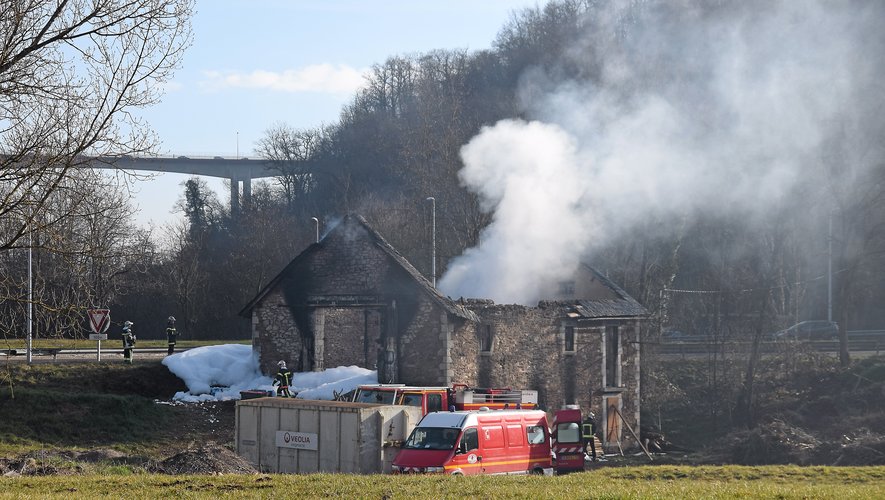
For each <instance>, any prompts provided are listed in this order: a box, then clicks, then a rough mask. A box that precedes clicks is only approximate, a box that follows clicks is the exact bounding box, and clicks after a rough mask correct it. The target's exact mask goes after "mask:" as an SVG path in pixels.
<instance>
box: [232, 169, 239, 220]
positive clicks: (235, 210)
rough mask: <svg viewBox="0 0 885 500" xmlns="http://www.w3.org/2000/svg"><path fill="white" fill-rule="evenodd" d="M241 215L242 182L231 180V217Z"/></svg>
mask: <svg viewBox="0 0 885 500" xmlns="http://www.w3.org/2000/svg"><path fill="white" fill-rule="evenodd" d="M239 213H240V181H239V180H238V179H234V178H231V180H230V214H231V216H234V215H238V214H239Z"/></svg>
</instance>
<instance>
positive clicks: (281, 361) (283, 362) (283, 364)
mask: <svg viewBox="0 0 885 500" xmlns="http://www.w3.org/2000/svg"><path fill="white" fill-rule="evenodd" d="M277 365H279V367H280V368H282V369H285V368H286V362H285V361H283V360H280V362H279V363H277Z"/></svg>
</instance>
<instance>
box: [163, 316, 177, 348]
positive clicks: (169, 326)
mask: <svg viewBox="0 0 885 500" xmlns="http://www.w3.org/2000/svg"><path fill="white" fill-rule="evenodd" d="M177 337H178V331H176V330H175V316H169V319H167V320H166V342H167V343H168V344H169V352H168V354H172V353H173V352H175V339H176V338H177Z"/></svg>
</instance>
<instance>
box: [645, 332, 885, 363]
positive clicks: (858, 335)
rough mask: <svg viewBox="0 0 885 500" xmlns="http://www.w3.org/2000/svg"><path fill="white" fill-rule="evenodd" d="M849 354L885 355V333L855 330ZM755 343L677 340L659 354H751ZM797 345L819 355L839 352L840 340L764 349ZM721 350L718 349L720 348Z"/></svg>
mask: <svg viewBox="0 0 885 500" xmlns="http://www.w3.org/2000/svg"><path fill="white" fill-rule="evenodd" d="M847 333H848V352H850V353H851V355H852V356H856V357H866V356H878V355H880V354H885V330H853V331H848V332H847ZM752 345H753V343H752V342H751V341H749V340H744V339H741V340H720V342H718V343H716V342H710V341H707V340H700V341H677V342H667V341H665V342H661V343H660V344H659V349H660V350H659V352H660V353H661V354H664V355H666V356H692V355H704V354H709V353H712V352H714V351H715V350H719V352H722V351H723V350H724V351H728V352H729V353H740V352H744V353H749V352H750V349H751V348H752ZM797 345H801V346H803V347H806V348H809V349H811V350H814V351H817V352H826V353H838V352H839V341H838V340H798V341H797V340H786V341H784V340H765V341H763V342H762V344H761V345H760V348H761V350H762V352H763V353H765V354H772V353H778V352H783V351H785V350H790V349H795V348H796V346H797ZM716 348H718V349H716Z"/></svg>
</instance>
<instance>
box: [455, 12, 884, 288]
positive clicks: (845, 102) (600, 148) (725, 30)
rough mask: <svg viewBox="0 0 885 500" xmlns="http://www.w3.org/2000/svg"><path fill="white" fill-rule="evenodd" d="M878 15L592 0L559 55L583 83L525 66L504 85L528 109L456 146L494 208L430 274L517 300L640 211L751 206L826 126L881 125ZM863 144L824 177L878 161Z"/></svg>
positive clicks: (760, 205) (826, 135)
mask: <svg viewBox="0 0 885 500" xmlns="http://www.w3.org/2000/svg"><path fill="white" fill-rule="evenodd" d="M612 3H613V4H622V3H621V2H612ZM711 5H713V6H712V7H711ZM883 12H885V6H883V5H882V4H881V2H875V1H870V2H827V1H821V2H812V1H803V2H754V1H748V2H732V3H727V2H722V3H719V4H716V3H710V2H687V1H686V2H639V3H635V4H632V5H630V6H627V7H618V8H613V7H609V8H605V9H603V8H601V7H600V8H598V9H594V10H592V11H591V13H590V14H591V18H590V19H588V20H587V22H586V24H585V27H586V33H587V34H586V36H584V37H582V38H580V39H577V40H575V41H574V44H573V46H572V50H571V51H570V52H569V53H568V55H567V61H566V64H567V65H569V67H571V68H572V69H573V71H574V68H578V69H579V71H584V72H585V74H587V73H592V72H595V74H596V77H595V78H592V79H590V81H593V84H587V83H577V81H576V80H574V79H568V80H566V79H563V78H562V77H560V76H558V75H559V74H562V73H563V72H555V73H554V72H546V73H545V72H543V71H540V70H535V71H531V72H529V73H528V74H526V75H525V77H524V79H523V80H524V81H523V84H522V86H521V95H522V97H523V105H524V108H525V111H526V115H527V116H531V117H532V118H533V119H534V121H518V120H506V121H502V122H500V123H498V124H496V125H495V126H493V127H487V128H484V129H483V130H482V131H481V132H480V134H479V135H477V136H476V137H475V138H473V139H472V140H471V141H470V142H469V143H468V144H467V145H465V146H464V147H463V149H462V152H461V154H462V159H463V161H464V164H465V167H464V169H463V170H462V171H461V173H460V175H461V180H462V182H463V184H464V185H465V186H467V187H468V188H469V189H471V190H472V191H474V192H476V193H477V194H478V195H479V196H480V198H481V200H482V202H483V208H484V209H486V210H488V211H490V212H493V213H494V216H493V223H492V224H491V225H490V226H489V227H488V228H487V229H486V230H485V232H484V233H483V234H482V237H481V242H480V244H479V245H478V246H477V247H475V248H471V249H469V250H468V251H467V252H465V254H464V255H462V256H460V257H458V258H456V259H454V260H453V261H452V262H450V264H449V268H448V271H447V273H446V274H445V276H443V277H442V279H441V280H440V283H439V286H440V289H441V290H442V291H443V292H444V293H446V294H448V295H450V296H452V297H459V296H464V297H487V298H492V299H494V300H495V301H496V302H502V303H522V304H528V305H531V304H533V303H534V302H536V301H537V300H538V299H541V298H544V297H545V296H549V292H550V291H552V290H554V288H553V287H554V286H555V284H556V282H557V281H559V280H562V279H564V277H566V276H568V275H570V274H571V273H572V272H573V271H574V266H575V265H576V263H577V262H578V261H579V260H585V261H586V260H587V259H588V257H589V259H590V260H592V252H593V250H594V249H598V248H600V247H602V246H604V245H605V244H607V243H609V242H610V241H611V240H612V239H613V238H618V237H623V236H624V235H626V234H629V233H630V231H633V230H635V228H636V227H637V225H638V224H640V223H641V222H642V221H643V220H646V219H647V218H648V217H649V216H650V215H652V214H654V215H655V216H656V217H658V218H665V219H666V218H668V217H669V218H673V219H679V218H681V217H691V216H692V215H693V214H700V213H711V212H713V213H737V214H741V215H742V216H745V217H746V219H747V220H755V219H760V218H764V217H765V216H766V212H767V211H768V210H770V208H771V207H773V206H775V205H776V204H777V203H781V202H782V201H784V198H785V197H788V196H790V195H791V190H792V189H793V188H794V187H795V185H796V182H797V181H798V180H800V179H802V178H803V177H808V176H818V175H820V176H821V179H824V177H823V175H824V174H822V173H821V172H823V170H824V164H823V162H822V160H821V158H822V156H824V155H825V154H826V152H825V149H826V148H828V147H830V148H831V147H832V145H833V142H834V140H835V141H837V140H844V137H845V135H846V134H849V135H850V134H853V133H857V134H870V133H875V132H881V131H882V127H881V125H882V121H883V119H885V117H883V116H882V115H883V113H882V111H883V110H885V92H883V90H885V89H883V86H882V84H881V83H880V81H881V80H882V77H883V71H882V69H883V68H882V60H883V56H882V54H883V51H882V50H883V48H885V44H883V40H885V36H883V30H881V29H880V27H881V26H882V25H883V23H882V21H883V20H885V16H883ZM582 82H583V80H582ZM877 109H878V110H879V112H878V113H876V112H875V110H877ZM871 122H873V123H874V124H875V125H876V126H875V127H872V128H871V127H869V125H870V123H871ZM846 131H847V132H846ZM840 137H841V138H843V139H839V138H840ZM876 137H879V138H880V137H881V135H879V136H876ZM851 140H852V142H853V143H855V144H856V143H859V142H863V141H862V140H858V139H857V138H856V137H855V138H852V139H851ZM870 140H871V141H874V142H875V143H877V144H878V143H880V142H881V140H880V139H878V138H875V137H871V138H870ZM843 149H844V148H843ZM874 149H875V150H876V153H875V154H872V155H871V154H869V150H867V152H866V153H862V152H851V151H849V152H848V153H847V155H846V158H843V159H842V160H843V163H844V165H842V166H841V167H840V168H843V169H844V171H843V172H841V174H840V175H846V176H848V175H850V173H851V172H852V170H858V169H863V168H868V167H869V166H870V165H871V164H876V162H878V161H880V160H881V157H882V153H881V146H880V147H878V148H874ZM804 201H805V202H806V203H813V201H810V200H804Z"/></svg>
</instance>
